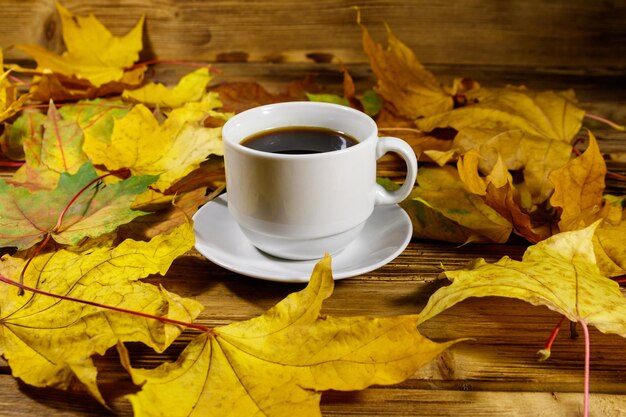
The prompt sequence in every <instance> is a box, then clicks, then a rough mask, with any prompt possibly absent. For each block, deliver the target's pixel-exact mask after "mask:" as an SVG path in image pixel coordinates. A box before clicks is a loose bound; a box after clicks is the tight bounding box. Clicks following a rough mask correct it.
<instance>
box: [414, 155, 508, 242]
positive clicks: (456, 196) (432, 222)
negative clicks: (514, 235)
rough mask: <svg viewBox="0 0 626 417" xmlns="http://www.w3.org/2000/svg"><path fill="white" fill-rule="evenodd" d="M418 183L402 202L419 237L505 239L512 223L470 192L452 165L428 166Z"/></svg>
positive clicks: (494, 240)
mask: <svg viewBox="0 0 626 417" xmlns="http://www.w3.org/2000/svg"><path fill="white" fill-rule="evenodd" d="M417 184H418V185H417V186H416V187H415V188H414V190H413V192H412V193H411V195H410V196H409V197H408V198H407V199H406V200H404V201H403V202H402V207H403V208H404V209H405V210H406V211H407V212H408V213H409V216H410V217H411V220H412V223H413V236H414V237H416V238H427V239H438V240H446V241H449V242H458V243H467V242H499V243H503V242H506V241H507V240H508V238H509V236H510V234H511V231H512V226H511V224H510V223H509V222H508V221H507V220H506V219H505V218H503V217H502V216H501V215H500V214H498V212H497V211H495V210H494V209H492V208H491V207H489V206H488V205H487V204H486V203H485V201H484V200H483V198H482V197H481V196H479V195H476V194H474V193H472V192H470V191H469V190H468V189H467V188H466V187H465V185H464V184H463V182H462V181H461V179H460V178H459V175H458V173H457V172H456V170H455V169H454V168H452V167H450V166H444V167H436V168H432V167H425V168H421V169H420V170H419V172H418V174H417Z"/></svg>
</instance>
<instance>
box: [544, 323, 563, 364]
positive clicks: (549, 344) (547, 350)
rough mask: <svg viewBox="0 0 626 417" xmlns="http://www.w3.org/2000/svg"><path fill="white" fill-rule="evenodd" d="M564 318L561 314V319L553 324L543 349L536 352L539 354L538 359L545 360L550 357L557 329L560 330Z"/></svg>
mask: <svg viewBox="0 0 626 417" xmlns="http://www.w3.org/2000/svg"><path fill="white" fill-rule="evenodd" d="M564 320H565V316H562V317H561V320H559V322H558V323H557V325H556V326H554V329H552V332H551V333H550V337H549V338H548V341H547V342H546V346H545V347H544V348H543V349H541V350H540V351H539V352H537V353H538V354H539V355H540V356H541V357H540V358H539V360H540V361H545V360H547V359H548V358H549V357H550V353H551V352H552V345H553V344H554V340H555V339H556V335H558V334H559V331H560V330H561V325H562V324H563V321H564Z"/></svg>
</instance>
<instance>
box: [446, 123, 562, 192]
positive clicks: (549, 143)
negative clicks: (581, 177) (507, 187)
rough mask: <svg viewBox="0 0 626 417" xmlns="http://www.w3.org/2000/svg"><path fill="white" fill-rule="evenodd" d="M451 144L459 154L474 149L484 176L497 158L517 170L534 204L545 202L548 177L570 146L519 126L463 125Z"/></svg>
mask: <svg viewBox="0 0 626 417" xmlns="http://www.w3.org/2000/svg"><path fill="white" fill-rule="evenodd" d="M453 146H454V147H455V148H456V149H459V152H460V153H466V152H468V151H470V150H476V151H477V152H478V153H479V154H480V158H479V160H478V167H479V169H480V172H481V173H482V174H483V175H488V174H489V173H490V172H491V171H492V170H493V167H494V166H495V164H496V162H497V160H498V158H502V160H503V162H504V164H505V165H506V166H507V168H508V169H509V170H514V171H521V172H522V174H523V177H524V185H525V188H526V190H528V192H529V193H530V196H531V199H532V202H533V203H534V204H541V203H543V202H544V201H546V200H547V199H548V198H549V197H550V195H551V194H552V191H553V190H554V185H553V184H552V182H551V181H550V180H549V178H548V176H549V175H550V172H552V171H553V170H555V169H557V168H560V167H562V166H563V165H565V164H566V163H567V161H569V159H570V158H571V155H572V148H571V146H570V145H568V144H566V143H564V142H561V141H557V140H547V139H544V138H541V137H538V136H533V135H530V134H528V133H526V132H523V131H521V130H519V129H513V130H503V131H498V130H488V129H474V128H463V129H462V130H461V131H459V133H458V134H457V135H456V137H455V138H454V143H453Z"/></svg>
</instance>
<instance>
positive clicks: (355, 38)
mask: <svg viewBox="0 0 626 417" xmlns="http://www.w3.org/2000/svg"><path fill="white" fill-rule="evenodd" d="M62 4H63V5H64V6H65V7H66V8H68V9H69V10H71V11H72V12H74V13H77V14H89V13H94V14H95V15H96V16H97V17H98V18H99V19H100V20H101V21H102V22H103V23H104V24H105V25H106V26H107V27H109V28H110V29H111V30H112V31H113V32H114V33H116V34H118V35H120V34H123V33H125V32H126V31H127V30H129V29H130V28H131V27H132V26H133V25H134V24H135V23H136V21H137V18H138V17H139V16H140V15H142V14H145V15H146V32H145V34H146V35H147V40H148V42H147V50H146V56H156V57H158V58H161V59H196V60H200V61H226V62H231V61H238V62H243V61H247V62H273V63H281V62H316V61H321V62H328V61H333V62H337V61H343V62H345V63H359V62H364V61H365V56H364V54H363V52H362V50H361V47H360V31H359V29H358V27H357V26H356V25H355V17H356V12H355V11H354V10H353V9H352V7H351V6H354V5H357V6H359V7H360V10H361V13H362V21H363V23H365V24H366V25H367V26H368V27H370V29H371V31H372V33H373V35H374V36H376V37H378V38H379V39H382V38H383V35H384V27H383V22H387V23H388V24H389V26H391V28H392V29H393V30H394V32H395V33H396V34H397V36H398V37H399V38H400V39H402V40H404V41H405V42H406V43H407V44H408V45H409V46H410V47H411V48H413V49H414V50H415V51H416V53H417V55H418V56H419V57H420V59H421V60H422V62H424V63H426V64H459V65H478V66H492V65H496V66H499V65H502V66H506V67H510V66H521V67H530V68H535V67H554V68H576V69H577V70H584V69H586V68H606V69H624V67H625V66H626V29H625V27H626V2H624V1H623V0H603V1H601V0H551V1H545V0H525V1H524V0H510V1H502V0H468V1H458V0H457V1H455V0H398V1H383V0H360V1H358V0H357V1H354V0H316V1H310V0H301V1H297V0H272V1H232V0H207V1H203V0H112V1H104V0H100V1H90V0H86V1H83V0H65V1H63V2H62ZM0 5H1V11H0V45H2V46H3V47H4V48H7V47H9V46H10V45H13V44H17V43H38V44H41V45H44V46H46V47H48V48H50V49H53V50H57V51H61V50H62V46H61V40H60V25H59V19H58V16H57V13H56V9H55V6H54V1H53V0H20V1H17V0H2V1H0ZM6 57H7V59H20V58H24V56H23V55H20V54H19V51H15V50H7V51H6Z"/></svg>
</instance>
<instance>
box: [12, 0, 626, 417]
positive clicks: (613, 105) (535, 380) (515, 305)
mask: <svg viewBox="0 0 626 417" xmlns="http://www.w3.org/2000/svg"><path fill="white" fill-rule="evenodd" d="M63 5H64V6H65V7H66V8H68V9H69V10H70V11H72V12H73V13H76V14H87V13H94V14H95V15H96V16H97V17H98V18H99V19H100V20H101V21H102V22H103V23H104V24H105V25H106V26H107V27H109V28H110V29H111V30H112V31H113V32H114V33H115V34H117V35H121V34H124V33H125V32H126V31H128V30H129V29H130V28H131V27H132V26H133V25H134V24H135V22H136V21H137V19H138V17H139V16H140V15H141V14H145V15H146V26H145V32H144V37H145V39H146V40H147V42H146V50H145V51H144V53H143V59H150V58H155V57H157V58H160V59H185V60H194V61H200V62H218V63H219V64H218V66H219V67H220V69H221V70H222V72H221V74H220V75H219V79H225V80H254V81H260V82H262V83H263V84H264V85H266V86H271V87H276V88H279V87H281V86H284V85H285V84H286V83H287V82H289V81H291V80H296V79H301V78H302V77H304V76H305V75H307V74H315V75H317V76H318V81H319V82H321V83H324V85H327V86H328V87H329V88H340V82H341V75H340V72H339V71H338V63H339V62H340V61H341V62H344V63H346V64H348V66H349V68H350V71H351V73H352V74H353V75H354V77H355V79H356V81H357V85H358V86H367V87H370V86H371V85H373V83H374V82H375V80H374V79H373V77H372V74H371V71H370V70H369V68H368V65H367V59H366V57H365V55H364V53H363V51H362V47H361V32H360V29H359V27H358V26H357V25H356V23H355V19H356V12H355V11H354V10H353V9H352V8H351V6H353V5H358V6H359V7H360V10H361V13H362V21H363V22H364V24H366V25H367V27H368V28H369V29H370V31H371V33H372V35H373V36H374V38H375V39H378V40H379V41H384V38H385V29H384V22H387V23H388V24H389V26H390V27H391V28H392V29H393V31H394V32H395V33H396V35H397V36H398V37H399V38H400V39H401V40H403V41H404V42H405V43H407V44H408V45H409V46H410V47H411V48H412V49H413V50H414V51H415V53H416V54H417V56H418V58H419V59H420V60H421V61H422V62H423V63H424V64H425V65H426V66H427V67H428V68H429V69H431V70H432V71H433V72H434V73H435V74H436V75H437V76H438V77H439V78H440V79H441V80H442V81H445V80H447V79H450V78H452V77H453V76H459V75H463V76H469V77H472V78H475V79H478V80H479V81H480V82H481V84H483V85H495V86H502V85H505V84H508V83H511V84H526V85H528V86H529V87H531V88H536V89H565V88H574V89H575V90H576V92H577V95H578V97H579V98H580V100H581V101H582V102H583V104H584V107H585V109H587V110H589V111H592V112H594V113H597V114H601V115H603V116H606V117H610V118H613V119H615V120H616V121H618V122H621V123H626V1H624V0H606V1H597V0H553V1H547V0H546V1H542V0H527V1H521V0H512V1H506V0H501V1H499V0H467V1H452V0H447V1H444V0H432V1H428V0H415V1H409V0H403V1H382V0H381V1H377V0H363V1H358V2H357V1H347V0H338V1H330V0H317V1H314V0H307V1H294V0H272V1H228V0H214V1H203V0H178V1H176V0H156V1H151V0H109V1H105V0H100V1H82V0H66V1H63ZM19 43H38V44H41V45H43V46H46V47H48V48H51V49H53V50H56V51H59V52H60V51H62V50H63V47H62V41H61V36H60V24H59V19H58V16H57V12H56V9H55V6H54V2H53V1H52V0H19V1H18V0H0V47H2V48H3V50H4V55H5V59H6V60H8V61H21V60H24V59H26V57H25V56H23V55H20V53H19V51H17V50H16V49H12V48H11V47H10V46H11V45H14V44H19ZM187 71H188V68H181V67H179V66H163V67H161V68H159V69H157V74H158V75H159V76H160V77H161V78H163V79H165V80H168V79H169V80H174V79H176V78H177V77H179V76H180V75H181V74H182V73H185V72H187ZM595 127H596V129H595V130H594V133H595V134H596V136H597V137H598V139H599V142H600V146H601V149H602V150H603V151H604V152H605V153H606V154H607V155H608V156H607V158H608V159H609V161H608V163H609V169H611V170H613V171H615V172H618V173H622V174H626V134H624V133H619V132H615V131H613V130H611V129H609V128H606V127H604V126H601V125H596V126H595ZM609 187H610V189H611V190H612V191H615V192H621V193H623V190H624V189H625V188H626V187H624V185H623V182H619V181H615V180H609ZM523 250H524V245H523V244H519V242H518V243H517V244H512V245H488V246H481V245H466V246H464V247H460V248H459V247H457V246H456V245H452V244H446V243H433V242H421V241H415V242H412V243H411V244H410V246H409V248H408V249H407V251H405V253H404V254H402V255H401V256H400V257H399V258H398V259H396V260H395V261H394V262H392V263H391V264H389V265H387V266H385V267H383V268H381V269H379V270H377V271H373V272H371V273H368V274H364V275H362V276H360V277H356V278H353V279H348V280H343V281H340V282H338V284H337V288H336V292H335V294H334V295H333V297H332V298H331V299H330V300H328V302H327V303H326V310H325V312H326V313H328V314H337V315H358V314H371V315H390V314H401V313H415V312H417V311H419V309H420V308H421V307H422V306H423V305H424V304H425V302H426V300H427V298H428V296H429V295H430V294H431V293H432V292H433V291H434V290H435V289H436V288H437V286H438V285H440V284H439V283H437V282H436V281H437V280H436V277H437V274H438V273H439V265H440V264H442V263H443V264H444V265H445V266H446V267H448V268H452V267H458V266H461V265H463V264H464V263H465V262H466V261H469V260H471V259H474V258H475V257H479V256H483V257H486V258H487V259H488V260H489V261H494V260H496V259H498V258H499V257H501V256H503V255H505V254H506V255H509V256H512V257H514V258H519V257H520V256H521V253H522V252H523ZM155 282H156V281H155ZM158 282H161V283H163V285H164V286H165V287H166V288H168V289H169V290H172V291H174V292H177V293H179V294H181V295H184V296H190V297H196V298H197V299H198V300H199V301H201V302H202V303H203V304H204V305H205V306H206V310H205V311H204V312H203V314H202V315H201V316H200V317H199V323H201V324H203V325H207V326H216V325H221V324H226V323H228V322H230V321H233V320H245V319H247V318H250V317H253V316H255V315H258V314H260V313H262V312H263V311H264V310H265V309H267V308H269V307H270V306H271V305H273V304H274V303H276V302H277V301H279V300H280V299H281V298H282V297H283V296H285V295H287V294H288V293H289V292H291V291H295V290H297V289H300V288H301V286H297V285H285V284H276V283H267V282H262V281H258V280H253V279H250V278H245V277H240V276H237V275H235V274H232V273H230V272H228V271H225V270H223V269H221V268H219V267H217V266H215V265H213V264H211V263H209V262H208V261H206V260H205V259H204V258H202V257H200V256H199V255H198V254H197V253H190V254H189V256H186V257H183V258H181V259H180V260H178V261H177V262H176V263H175V264H174V266H173V267H172V269H171V271H170V273H169V274H168V277H167V278H165V279H160V280H158ZM557 321H558V317H557V315H556V314H554V313H552V312H550V311H548V310H547V309H545V308H541V307H532V306H530V305H528V304H526V303H522V302H517V301H511V300H503V299H476V300H470V301H467V302H464V303H462V304H459V305H458V306H455V307H454V308H452V309H450V310H449V311H447V312H445V313H444V314H442V315H440V316H438V317H436V318H434V319H433V320H431V321H429V322H427V323H425V325H424V326H423V327H422V328H421V331H422V332H423V333H424V334H425V335H427V336H428V337H431V338H434V339H436V340H442V339H451V338H456V337H476V341H475V342H473V343H467V344H463V345H459V346H458V347H455V348H454V349H451V350H450V351H447V352H445V353H444V355H442V357H441V358H440V359H438V360H437V361H434V362H433V363H431V364H429V365H427V366H426V367H424V369H422V370H420V371H419V372H418V374H417V375H415V376H414V377H413V378H411V379H409V380H408V381H406V382H404V383H402V384H399V385H398V386H395V387H375V388H370V389H368V390H365V391H362V392H356V393H347V394H346V393H335V392H331V393H327V394H325V395H324V397H323V400H322V411H323V412H324V414H325V415H363V416H370V415H412V416H418V415H419V416H436V415H439V416H467V417H470V416H471V417H475V416H496V415H497V416H508V417H511V416H577V415H581V414H580V409H581V404H582V395H581V394H580V391H581V390H582V357H583V342H582V339H581V338H579V339H576V340H570V339H569V338H568V337H567V330H566V329H565V330H564V332H563V334H562V335H561V336H560V337H559V339H558V340H557V345H556V346H555V351H554V352H553V357H552V358H551V360H549V361H547V362H542V363H539V362H537V361H536V358H535V352H536V351H537V350H538V349H539V348H541V347H542V345H543V343H544V342H545V340H546V337H547V335H548V334H549V332H550V330H551V329H552V326H553V325H554V324H556V322H557ZM184 340H185V339H184V338H183V339H182V340H181V341H179V342H177V343H176V345H175V346H174V347H173V348H172V349H170V350H168V352H166V354H165V355H163V356H161V357H156V355H154V354H152V353H150V352H146V350H145V349H144V350H142V349H141V348H140V347H131V349H134V350H133V352H134V353H135V358H136V360H137V361H138V362H137V363H135V365H136V366H153V365H154V364H156V363H157V362H159V361H162V360H174V359H175V358H176V354H177V352H178V351H180V349H181V348H182V346H183V345H184V343H183V342H184ZM625 348H626V342H625V341H624V340H623V339H622V338H619V337H617V336H611V335H602V334H599V332H597V331H592V362H591V363H592V379H591V388H592V391H593V393H594V394H592V403H591V411H592V412H591V415H592V416H595V417H604V416H622V415H626V396H623V395H615V394H626V349H625ZM98 361H99V364H100V365H101V367H102V374H101V375H102V376H101V382H102V384H103V390H104V391H105V392H106V393H107V394H106V395H107V396H109V397H111V398H112V399H113V400H114V401H113V404H114V407H115V408H116V409H117V410H118V411H119V412H120V413H121V414H122V415H129V414H130V409H129V405H128V403H126V402H124V401H123V400H121V399H118V401H115V399H114V397H115V395H116V394H119V393H120V391H123V388H122V387H123V386H124V371H123V370H121V369H120V367H119V365H116V360H115V355H114V354H113V355H108V356H107V357H105V358H104V359H98ZM120 381H121V382H120ZM126 383H128V381H127V380H126ZM107 413H108V412H107V411H106V410H105V409H104V408H102V407H100V406H99V405H98V404H96V403H95V401H93V400H92V399H90V398H89V397H88V396H86V395H85V394H84V393H83V392H80V391H78V392H75V391H70V392H59V391H55V390H49V389H37V388H33V387H28V386H25V385H24V384H21V383H20V382H19V381H17V380H15V379H14V378H12V377H11V375H10V369H9V368H8V367H7V366H6V364H5V363H4V362H3V361H2V360H1V359H0V415H1V416H33V415H45V416H50V415H54V416H77V415H80V416H92V415H106V414H107Z"/></svg>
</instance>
